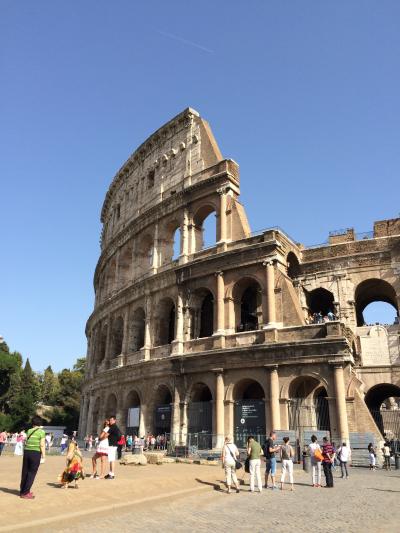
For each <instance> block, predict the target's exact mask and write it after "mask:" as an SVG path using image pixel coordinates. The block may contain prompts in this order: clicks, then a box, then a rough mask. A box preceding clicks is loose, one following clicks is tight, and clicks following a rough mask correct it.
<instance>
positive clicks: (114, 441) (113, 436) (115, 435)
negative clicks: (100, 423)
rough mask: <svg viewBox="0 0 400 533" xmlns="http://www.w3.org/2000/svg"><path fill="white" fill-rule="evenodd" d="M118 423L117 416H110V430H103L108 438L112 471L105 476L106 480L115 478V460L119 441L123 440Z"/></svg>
mask: <svg viewBox="0 0 400 533" xmlns="http://www.w3.org/2000/svg"><path fill="white" fill-rule="evenodd" d="M116 422H117V420H116V418H115V415H112V416H110V418H109V424H108V430H107V432H105V431H104V430H103V432H105V433H107V436H108V463H109V467H110V471H109V472H108V474H107V475H106V476H105V479H114V478H115V460H116V456H117V447H118V441H119V439H120V438H121V431H120V430H119V427H118V426H117V423H116Z"/></svg>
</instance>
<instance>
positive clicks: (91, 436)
mask: <svg viewBox="0 0 400 533" xmlns="http://www.w3.org/2000/svg"><path fill="white" fill-rule="evenodd" d="M92 448H93V435H89V439H88V449H89V452H91V451H92Z"/></svg>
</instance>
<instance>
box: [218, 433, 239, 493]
mask: <svg viewBox="0 0 400 533" xmlns="http://www.w3.org/2000/svg"><path fill="white" fill-rule="evenodd" d="M238 459H239V450H238V449H237V447H236V445H235V444H234V443H233V440H232V437H225V443H224V446H223V448H222V454H221V461H222V466H223V467H224V470H225V479H226V487H227V492H228V494H230V492H231V485H232V482H233V484H234V486H235V489H236V492H240V491H239V482H238V479H237V477H236V468H237V467H239V468H241V464H240V463H239V460H238Z"/></svg>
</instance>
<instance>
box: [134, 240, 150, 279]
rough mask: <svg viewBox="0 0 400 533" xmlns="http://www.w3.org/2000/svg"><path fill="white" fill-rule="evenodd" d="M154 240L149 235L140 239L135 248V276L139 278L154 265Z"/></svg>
mask: <svg viewBox="0 0 400 533" xmlns="http://www.w3.org/2000/svg"><path fill="white" fill-rule="evenodd" d="M153 255H154V238H153V236H152V235H150V234H149V233H145V234H144V235H143V236H141V237H140V239H139V243H138V246H137V254H136V262H137V263H136V266H137V275H138V276H141V275H142V274H144V273H145V272H148V271H149V270H150V268H151V267H152V265H153V263H154V261H153V260H154V257H153Z"/></svg>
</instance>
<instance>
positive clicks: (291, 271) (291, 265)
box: [286, 252, 300, 279]
mask: <svg viewBox="0 0 400 533" xmlns="http://www.w3.org/2000/svg"><path fill="white" fill-rule="evenodd" d="M286 272H287V275H288V276H289V278H292V279H295V278H297V276H299V275H300V262H299V260H298V258H297V256H296V254H295V253H294V252H289V253H288V254H287V256H286Z"/></svg>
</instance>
